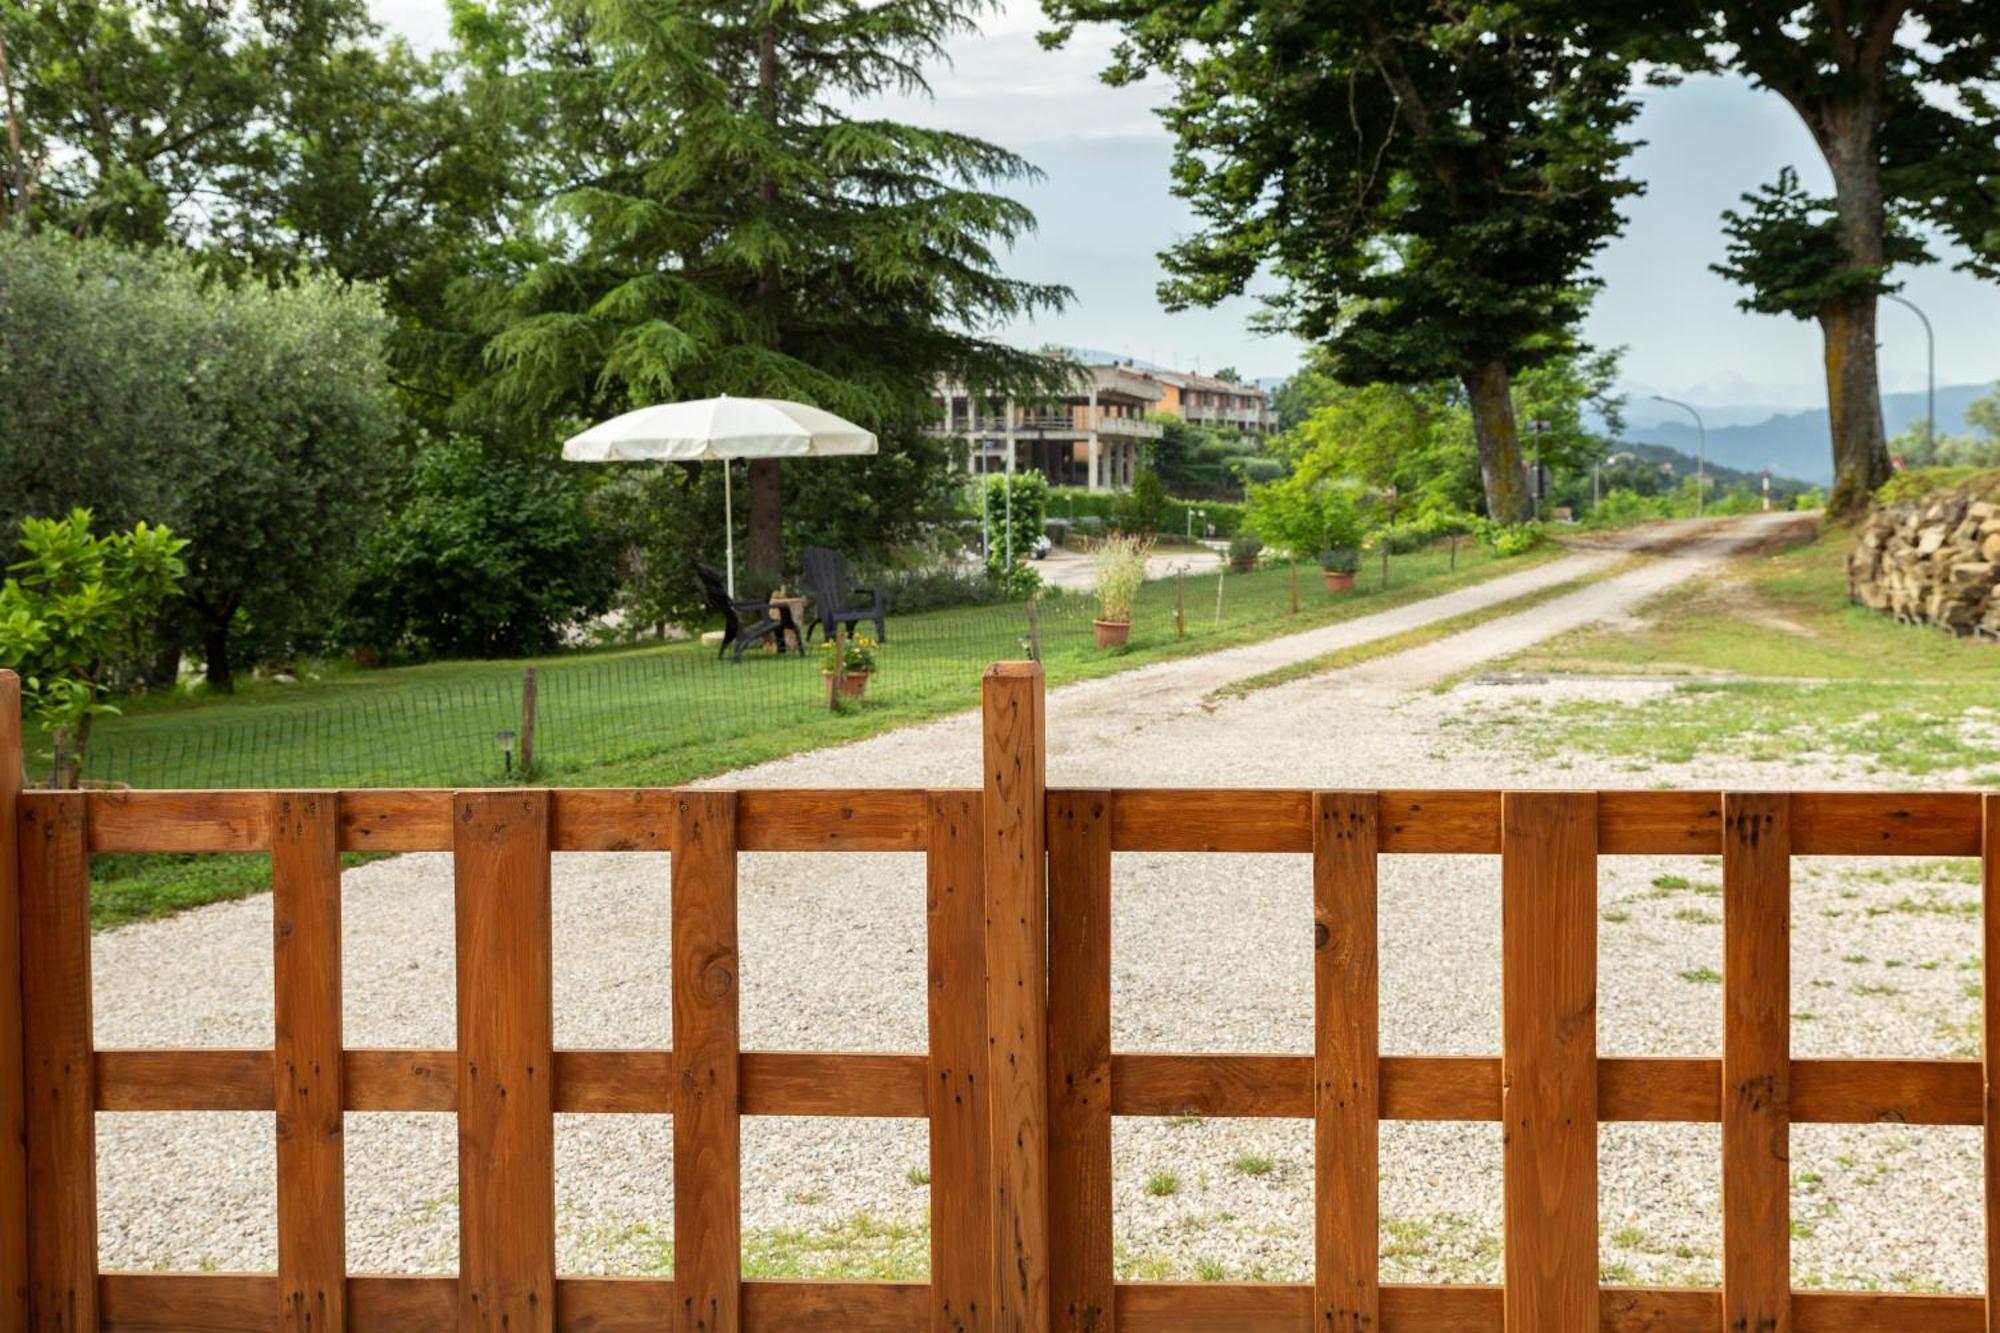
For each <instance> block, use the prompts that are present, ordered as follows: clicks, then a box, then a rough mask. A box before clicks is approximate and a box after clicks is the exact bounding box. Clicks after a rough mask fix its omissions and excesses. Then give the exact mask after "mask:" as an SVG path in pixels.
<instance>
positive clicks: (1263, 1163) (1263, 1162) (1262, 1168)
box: [1229, 1152, 1278, 1176]
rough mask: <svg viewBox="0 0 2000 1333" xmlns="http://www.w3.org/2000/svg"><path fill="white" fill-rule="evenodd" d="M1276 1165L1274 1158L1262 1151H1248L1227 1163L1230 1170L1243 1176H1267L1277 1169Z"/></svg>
mask: <svg viewBox="0 0 2000 1333" xmlns="http://www.w3.org/2000/svg"><path fill="white" fill-rule="evenodd" d="M1277 1165H1278V1163H1277V1159H1276V1158H1272V1157H1266V1156H1264V1155H1263V1154H1262V1153H1249V1152H1247V1153H1244V1154H1243V1155H1242V1156H1240V1157H1238V1158H1237V1159H1236V1160H1235V1161H1233V1162H1231V1163H1230V1164H1229V1166H1230V1169H1231V1170H1233V1171H1235V1172H1236V1173H1237V1174H1238V1175H1245V1176H1268V1175H1270V1174H1271V1172H1272V1171H1274V1170H1276V1169H1277Z"/></svg>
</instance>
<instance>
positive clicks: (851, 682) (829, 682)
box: [826, 671, 869, 701]
mask: <svg viewBox="0 0 2000 1333" xmlns="http://www.w3.org/2000/svg"><path fill="white" fill-rule="evenodd" d="M868 675H869V673H868V672H866V671H850V672H848V673H847V674H846V675H844V676H840V677H838V678H836V677H833V676H828V677H827V678H826V697H827V699H828V700H829V701H830V700H832V698H833V697H834V695H835V694H836V693H838V694H839V696H840V697H841V698H843V699H859V698H860V697H861V696H862V695H863V694H864V693H866V692H867V690H868Z"/></svg>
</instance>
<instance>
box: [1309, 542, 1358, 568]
mask: <svg viewBox="0 0 2000 1333" xmlns="http://www.w3.org/2000/svg"><path fill="white" fill-rule="evenodd" d="M1319 567H1320V568H1321V569H1323V570H1325V571H1326V572H1327V573H1329V574H1352V573H1353V572H1354V571H1355V570H1357V569H1359V568H1361V552H1359V551H1357V550H1355V549H1354V548H1353V547H1352V546H1335V547H1331V548H1329V549H1327V550H1324V551H1321V552H1320V553H1319Z"/></svg>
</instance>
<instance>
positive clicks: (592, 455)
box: [563, 396, 875, 597]
mask: <svg viewBox="0 0 2000 1333" xmlns="http://www.w3.org/2000/svg"><path fill="white" fill-rule="evenodd" d="M874 452H875V436H874V434H873V433H872V432H869V431H865V430H863V429H861V427H859V426H857V425H855V424H854V423H853V422H851V421H847V420H844V419H843V418H840V417H837V416H835V415H834V414H833V413H831V412H825V411H821V410H820V409H819V408H817V407H808V406H807V405H806V404H804V403H794V402H789V401H787V400H785V399H783V398H730V397H727V396H724V397H721V398H702V399H698V400H696V401H694V402H691V403H661V404H659V405H658V406H656V407H642V408H640V409H638V410H637V411H636V412H627V413H626V414H625V415H624V416H621V417H613V418H611V420H609V421H600V422H599V423H597V424H596V425H595V426H592V427H591V428H590V429H589V430H587V431H585V432H583V434H581V435H576V436H572V437H571V438H569V439H567V440H565V441H563V457H564V458H566V459H568V460H569V461H570V462H572V463H695V462H708V461H719V462H720V463H721V464H722V530H723V533H724V537H723V545H724V548H725V549H726V551H727V552H728V557H729V559H728V564H729V595H730V596H731V597H734V596H735V595H736V524H735V522H734V521H733V519H732V515H733V513H734V510H733V509H732V508H731V507H730V499H731V497H730V490H729V463H730V460H731V459H736V458H819V457H825V456H830V455H837V454H872V453H874Z"/></svg>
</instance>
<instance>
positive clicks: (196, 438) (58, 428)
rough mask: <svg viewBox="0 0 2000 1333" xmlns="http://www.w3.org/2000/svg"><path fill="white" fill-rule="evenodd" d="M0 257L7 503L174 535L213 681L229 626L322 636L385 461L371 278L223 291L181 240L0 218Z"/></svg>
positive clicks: (278, 644) (234, 630)
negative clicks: (364, 283) (165, 244)
mask: <svg viewBox="0 0 2000 1333" xmlns="http://www.w3.org/2000/svg"><path fill="white" fill-rule="evenodd" d="M0 270H4V271H5V272H6V273H7V274H8V277H9V279H10V281H9V282H8V283H7V284H6V285H5V286H4V287H0V420H6V421H8V422H9V423H10V425H11V424H12V423H19V428H18V429H10V430H8V431H7V432H5V434H4V436H0V470H4V471H5V472H7V473H8V474H9V475H10V476H16V477H19V478H21V479H22V482H23V484H22V485H21V487H20V489H19V490H18V491H14V490H12V489H11V488H10V492H9V496H8V503H9V504H10V505H21V506H29V505H32V506H35V507H36V508H37V509H40V510H41V511H42V512H59V511H61V510H66V509H68V508H70V507H73V506H87V507H90V508H92V509H93V510H94V511H97V512H100V513H102V514H103V515H104V516H105V518H106V520H107V521H108V522H110V523H112V524H113V525H115V526H126V525H129V524H130V523H132V522H134V521H136V520H138V519H140V518H144V519H147V520H148V521H151V522H155V523H164V524H166V525H168V526H170V527H172V528H173V530H174V531H175V532H176V533H178V534H179V535H180V536H182V537H185V538H186V539H187V542H188V547H187V551H186V555H185V559H186V562H187V577H186V579H185V581H184V583H183V585H182V594H183V605H184V606H185V608H186V609H187V611H188V612H189V613H190V614H189V616H188V617H187V619H188V620H191V621H192V623H193V626H194V628H195V629H196V631H197V632H198V633H199V635H200V638H201V647H202V652H203V656H204V658H205V659H206V664H207V668H208V676H209V680H210V682H211V683H212V684H214V685H217V686H219V687H222V688H227V687H228V686H229V685H230V683H231V680H232V676H233V656H234V654H235V652H236V651H237V650H238V648H239V646H240V645H241V644H243V643H244V642H246V641H247V643H248V646H249V647H250V649H251V650H252V651H253V652H256V653H258V654H262V655H272V656H276V655H283V654H287V653H290V652H293V651H295V650H296V649H297V648H298V647H299V646H301V645H302V644H307V643H311V642H313V641H315V640H317V639H318V638H319V637H320V636H322V635H323V634H324V633H325V630H326V626H327V622H328V618H329V616H330V615H331V613H332V611H333V610H334V608H336V607H337V606H338V605H339V602H340V600H341V598H342V597H343V596H344V595H345V593H346V591H347V586H348V583H349V581H350V580H351V578H352V576H353V567H354V559H355V557H356V555H357V554H358V550H359V546H360V543H361V538H362V535H363V534H364V533H365V532H366V531H367V530H368V529H369V528H370V526H371V525H372V524H373V522H374V520H375V518H376V516H377V515H378V514H379V513H380V497H381V493H382V491H383V490H384V489H385V486H386V483H387V482H388V480H389V479H390V478H392V477H393V475H394V474H395V472H396V471H397V468H398V455H397V453H396V451H395V450H394V448H393V441H394V438H395V436H396V433H397V432H398V430H399V429H400V426H401V423H400V420H399V418H398V416H397V413H396V410H395V406H394V398H393V395H392V393H391V390H390V388H389V386H388V383H387V377H386V371H385V367H384V365H383V362H382V342H383V338H384V336H385V334H386V332H387V324H386V321H385V320H384V318H383V316H382V312H381V308H380V304H379V302H378V300H377V299H376V297H375V294H374V293H373V292H372V291H371V290H369V289H366V288H358V287H348V286H345V285H343V284H340V283H337V282H334V281H332V280H328V279H320V278H311V277H299V278H296V279H295V280H293V281H292V282H291V283H289V284H288V285H286V286H284V287H278V288H267V287H262V286H258V285H255V284H245V285H241V286H237V287H230V286H226V285H223V284H221V283H216V282H205V281H204V280H203V278H202V275H201V274H200V272H199V271H198V270H197V268H196V266H195V264H194V263H193V261H192V260H191V259H189V258H188V257H186V256H184V255H176V254H174V253H172V252H170V251H155V252H151V253H147V254H136V253H130V252H124V251H120V250H117V249H115V248H114V247H112V246H111V245H109V244H107V243H104V242H78V241H71V240H67V239H65V238H63V237H61V236H59V235H55V234H52V233H44V234H41V235H37V236H33V237H25V238H24V237H18V236H13V235H8V234H0ZM128 395H129V396H128ZM100 407H101V408H103V409H104V410H103V411H102V413H101V415H100V413H99V411H98V409H99V408H100ZM22 516H23V511H22V510H20V509H15V510H12V512H9V513H6V514H4V515H0V517H4V518H6V519H9V520H12V521H18V520H19V519H20V518H21V517H22Z"/></svg>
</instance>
